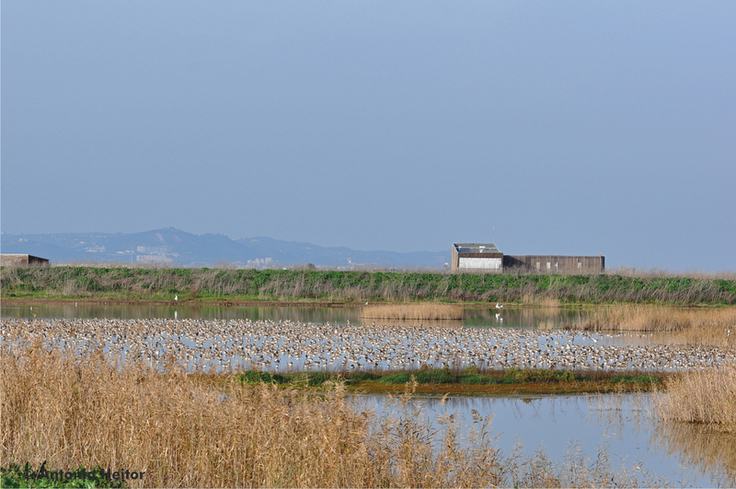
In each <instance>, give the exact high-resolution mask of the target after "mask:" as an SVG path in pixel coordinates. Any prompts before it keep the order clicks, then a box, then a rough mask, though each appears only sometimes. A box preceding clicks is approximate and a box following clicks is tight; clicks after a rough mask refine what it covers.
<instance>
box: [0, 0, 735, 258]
mask: <svg viewBox="0 0 736 489" xmlns="http://www.w3.org/2000/svg"><path fill="white" fill-rule="evenodd" d="M1 15H2V17H1V19H2V26H1V27H2V53H1V54H2V155H1V156H2V174H1V177H2V200H1V205H2V210H1V214H2V215H1V217H2V222H1V224H2V230H3V231H5V232H7V233H12V234H16V233H58V232H90V231H93V232H137V231H145V230H150V229H155V228H161V227H168V226H174V227H177V228H179V229H182V230H184V231H189V232H192V233H196V234H204V233H221V234H225V235H227V236H230V237H232V238H241V237H251V236H269V237H272V238H277V239H286V240H293V241H307V242H312V243H315V244H318V245H325V246H348V247H351V248H354V249H361V250H373V249H383V250H393V251H419V250H432V251H435V250H449V247H450V244H451V243H452V242H458V241H478V242H495V243H496V244H497V245H498V247H499V249H500V250H501V251H503V252H504V253H507V254H544V253H549V254H589V255H597V254H598V253H602V254H604V255H606V257H607V264H608V265H609V266H612V267H615V266H620V265H623V266H636V267H645V268H653V267H657V268H670V269H672V270H696V269H700V270H712V271H715V270H734V269H736V253H735V252H736V190H735V189H736V2H734V1H732V0H728V1H722V2H707V1H688V2H677V1H662V2H651V1H650V2H647V1H641V0H636V1H631V2H626V1H620V0H616V1H611V2H604V1H594V2H591V1H588V0H586V1H581V2H572V1H567V2H523V1H506V2H503V1H493V2H491V1H484V2H470V1H465V2H450V1H443V2H429V1H425V0H422V1H411V2H399V1H388V2H378V1H370V2H368V1H364V2H361V1H350V2H345V1H339V2H325V1H320V2H304V1H298V2H271V1H263V2H253V1H237V2H235V1H223V2H204V1H202V2H183V1H176V2H166V1H156V2H151V1H148V0H146V1H140V2H137V1H131V0H125V1H106V2H100V1H96V0H95V1H90V2H84V1H67V2H59V1H45V2H34V1H28V0H22V1H20V0H5V1H3V2H2V11H1ZM494 228H495V230H494Z"/></svg>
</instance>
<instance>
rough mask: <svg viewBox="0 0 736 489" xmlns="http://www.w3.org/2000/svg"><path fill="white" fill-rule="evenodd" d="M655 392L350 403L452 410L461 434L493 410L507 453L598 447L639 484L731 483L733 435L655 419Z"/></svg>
mask: <svg viewBox="0 0 736 489" xmlns="http://www.w3.org/2000/svg"><path fill="white" fill-rule="evenodd" d="M653 395H656V394H635V395H616V394H607V395H585V396H527V397H449V398H447V399H446V400H445V402H444V403H443V402H442V399H441V398H438V397H437V398H435V397H426V398H421V397H420V398H413V399H412V400H411V401H410V405H409V406H407V407H406V408H402V406H401V403H399V402H396V401H394V400H390V399H389V398H387V396H364V397H361V398H359V399H357V401H356V402H357V405H359V406H365V407H367V408H374V409H376V413H377V414H378V415H379V416H389V415H397V414H400V413H402V412H404V413H412V412H416V411H417V410H419V409H421V410H422V413H421V414H420V416H424V417H426V420H427V422H433V423H434V426H436V427H437V428H441V426H440V425H439V423H438V422H437V419H438V417H439V416H441V415H443V414H446V415H450V414H455V415H456V416H455V425H456V427H457V429H458V431H459V432H460V433H461V435H465V437H467V435H468V434H469V432H470V430H471V427H473V426H476V427H478V425H474V424H473V414H472V413H473V411H474V410H475V411H477V412H478V413H479V414H480V415H481V416H483V417H486V416H492V417H493V421H492V422H491V424H490V434H491V436H497V442H496V443H497V447H498V448H500V449H501V450H502V451H503V454H504V455H506V456H508V455H509V454H511V453H512V452H513V450H514V448H515V447H517V446H518V445H521V447H522V449H523V452H524V453H526V454H532V453H534V452H536V451H537V450H538V449H542V450H544V452H545V453H546V455H547V457H548V459H549V460H551V461H553V462H555V463H558V464H563V463H565V461H566V457H570V456H575V455H576V454H577V457H580V456H582V457H584V458H585V459H586V461H587V462H586V466H589V467H590V466H593V465H594V464H595V463H596V462H597V461H599V455H605V457H606V459H607V462H608V464H609V466H610V468H611V469H612V471H614V472H618V471H619V469H621V470H624V471H625V472H626V473H628V474H632V475H636V477H637V480H638V483H639V484H640V485H642V484H643V485H657V484H656V482H657V479H658V478H665V479H666V480H667V482H668V484H670V485H673V486H677V487H733V486H734V485H735V484H736V446H734V443H733V436H732V435H731V436H729V435H724V434H721V433H714V432H708V431H704V430H703V429H702V428H699V427H694V426H691V425H682V424H669V423H664V422H659V421H657V420H656V418H655V417H654V416H653V415H652V412H651V409H652V407H651V401H652V396H653Z"/></svg>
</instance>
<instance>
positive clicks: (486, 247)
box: [452, 243, 501, 253]
mask: <svg viewBox="0 0 736 489" xmlns="http://www.w3.org/2000/svg"><path fill="white" fill-rule="evenodd" d="M452 246H454V247H455V251H457V252H458V253H501V252H500V251H498V248H496V245H495V244H493V243H453V244H452Z"/></svg>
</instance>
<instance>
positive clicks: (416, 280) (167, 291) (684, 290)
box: [0, 266, 736, 305]
mask: <svg viewBox="0 0 736 489" xmlns="http://www.w3.org/2000/svg"><path fill="white" fill-rule="evenodd" d="M0 279H1V282H2V290H1V291H2V297H3V298H4V299H8V298H43V299H74V298H88V299H94V298H96V299H118V300H167V301H171V300H173V298H174V296H175V295H177V296H178V298H179V300H181V301H212V300H215V301H217V300H220V301H222V300H232V301H245V300H277V301H300V300H309V301H338V302H340V301H348V302H350V301H353V302H365V301H370V302H406V301H409V302H415V301H455V302H486V303H488V302H491V303H494V302H496V301H502V302H513V303H526V304H541V305H560V304H570V303H578V304H579V303H591V304H600V303H654V304H681V305H689V304H736V279H734V277H732V276H727V277H725V278H713V277H697V276H696V277H687V276H667V275H663V276H648V275H646V276H645V275H628V274H622V275H616V274H599V275H547V274H522V273H512V274H457V275H453V274H446V273H419V272H411V273H399V272H367V271H353V272H348V271H320V270H246V269H240V270H238V269H208V268H196V269H195V268H148V269H147V268H128V267H99V266H98V267H91V266H55V267H2V269H1V270H0Z"/></svg>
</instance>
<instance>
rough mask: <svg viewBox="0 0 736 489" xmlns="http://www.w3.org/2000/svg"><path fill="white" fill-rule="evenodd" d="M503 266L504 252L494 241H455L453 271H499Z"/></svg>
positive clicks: (453, 245) (453, 246)
mask: <svg viewBox="0 0 736 489" xmlns="http://www.w3.org/2000/svg"><path fill="white" fill-rule="evenodd" d="M502 268H503V253H501V252H500V251H498V248H496V245H495V244H493V243H487V244H482V243H453V244H452V266H451V268H450V270H452V272H453V273H454V272H462V271H471V270H475V271H478V270H483V271H499V270H501V269H502Z"/></svg>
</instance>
